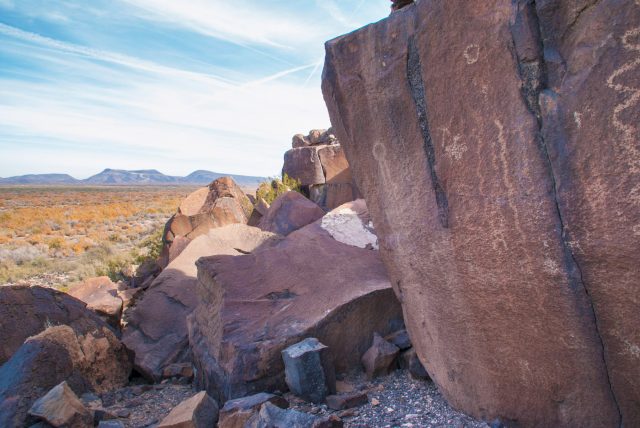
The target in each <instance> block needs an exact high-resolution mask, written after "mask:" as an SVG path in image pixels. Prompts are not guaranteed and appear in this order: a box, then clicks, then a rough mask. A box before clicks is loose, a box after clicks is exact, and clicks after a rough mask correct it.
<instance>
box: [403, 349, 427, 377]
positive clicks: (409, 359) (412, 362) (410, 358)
mask: <svg viewBox="0 0 640 428" xmlns="http://www.w3.org/2000/svg"><path fill="white" fill-rule="evenodd" d="M398 365H399V366H400V368H401V369H404V370H407V371H408V372H409V374H410V375H411V377H412V378H414V379H418V380H426V379H429V373H427V371H426V370H425V368H424V366H423V365H422V363H421V362H420V359H419V358H418V355H417V354H416V350H415V349H413V348H410V349H409V350H407V351H404V352H403V353H402V354H400V357H399V358H398Z"/></svg>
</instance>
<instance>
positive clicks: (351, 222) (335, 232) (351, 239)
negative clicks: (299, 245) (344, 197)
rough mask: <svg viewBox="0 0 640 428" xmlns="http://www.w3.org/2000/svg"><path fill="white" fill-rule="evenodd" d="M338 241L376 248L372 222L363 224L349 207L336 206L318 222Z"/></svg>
mask: <svg viewBox="0 0 640 428" xmlns="http://www.w3.org/2000/svg"><path fill="white" fill-rule="evenodd" d="M320 225H321V226H322V228H323V229H324V230H326V231H327V232H329V234H330V235H331V236H332V237H333V239H335V240H336V241H338V242H342V243H343V244H347V245H352V246H354V247H359V248H367V247H369V248H373V249H376V250H377V249H378V237H377V236H376V235H375V234H374V233H373V230H374V229H373V223H371V222H369V223H368V224H366V225H365V224H364V223H363V222H362V220H361V219H360V217H358V213H357V212H355V211H354V210H352V209H351V208H347V207H345V208H338V209H336V210H333V211H331V212H330V213H328V214H327V215H325V216H324V217H322V223H321V224H320Z"/></svg>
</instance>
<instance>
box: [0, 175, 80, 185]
mask: <svg viewBox="0 0 640 428" xmlns="http://www.w3.org/2000/svg"><path fill="white" fill-rule="evenodd" d="M79 182H80V180H76V179H75V178H73V177H72V176H70V175H69V174H27V175H19V176H16V177H8V178H0V184H78V183H79Z"/></svg>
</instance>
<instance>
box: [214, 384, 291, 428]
mask: <svg viewBox="0 0 640 428" xmlns="http://www.w3.org/2000/svg"><path fill="white" fill-rule="evenodd" d="M267 402H269V403H271V404H273V405H275V406H278V407H280V408H283V409H286V408H287V407H289V403H288V402H287V400H285V399H284V398H282V397H281V396H278V395H274V394H269V393H266V392H261V393H259V394H254V395H250V396H247V397H242V398H236V399H234V400H229V401H227V402H226V403H224V407H223V408H222V409H220V419H219V421H218V428H244V426H245V423H246V422H247V421H248V420H249V419H251V417H252V416H253V415H254V414H255V413H257V412H258V411H260V408H261V407H262V405H263V404H264V403H267Z"/></svg>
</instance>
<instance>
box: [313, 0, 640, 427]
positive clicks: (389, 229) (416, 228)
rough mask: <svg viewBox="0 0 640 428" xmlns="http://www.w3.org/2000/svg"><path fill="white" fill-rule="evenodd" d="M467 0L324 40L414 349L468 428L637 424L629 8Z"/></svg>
mask: <svg viewBox="0 0 640 428" xmlns="http://www.w3.org/2000/svg"><path fill="white" fill-rule="evenodd" d="M472 3H473V7H470V4H469V2H466V1H462V0H456V1H447V2H428V1H421V2H417V3H416V4H415V5H410V6H408V7H406V8H403V9H402V10H401V11H399V12H397V13H394V14H392V15H391V17H389V18H388V19H386V20H383V21H381V22H378V23H376V24H373V25H370V26H367V27H365V28H363V29H361V30H358V31H356V32H354V33H351V34H349V35H346V36H343V37H340V38H338V39H335V40H332V41H330V42H328V43H327V45H326V49H327V56H326V64H325V69H324V79H323V92H324V96H325V101H326V102H327V106H328V108H329V112H330V116H331V121H332V124H333V126H334V129H335V133H336V135H337V137H338V138H339V140H340V142H341V144H342V146H343V147H344V148H345V151H346V154H347V158H348V160H349V164H350V165H351V169H352V172H353V175H354V177H355V180H356V183H357V185H358V188H359V189H360V190H361V191H362V192H363V194H364V196H365V198H366V199H367V202H368V205H369V208H370V211H371V216H372V218H373V222H374V224H375V226H376V230H377V232H378V236H379V238H380V252H381V255H382V258H383V259H384V261H385V264H386V266H387V268H388V271H389V274H390V276H391V280H392V281H391V282H392V284H393V285H394V287H395V291H396V293H397V294H398V296H400V299H401V301H402V302H403V305H404V313H405V320H406V322H407V327H408V330H409V333H410V335H411V339H412V342H413V344H414V346H415V348H416V351H417V353H418V356H419V357H420V359H421V361H422V362H423V363H424V365H425V367H426V369H427V371H428V372H429V374H430V375H431V377H432V378H433V379H434V380H435V382H436V383H437V384H438V385H439V387H440V389H441V391H442V392H443V394H444V395H445V397H446V398H447V399H448V400H449V401H450V402H451V403H452V404H453V405H454V406H455V407H457V408H460V409H462V410H464V411H466V412H468V413H471V414H472V415H474V416H476V417H480V418H485V419H487V420H493V419H495V418H499V419H500V420H502V421H504V422H505V423H511V424H516V425H522V426H533V425H539V426H618V425H619V423H620V422H621V421H622V423H623V424H624V425H625V426H633V425H638V424H640V387H639V386H640V385H639V383H640V364H639V362H640V352H638V349H640V348H639V347H640V312H638V311H637V307H638V302H639V301H640V288H639V287H638V286H637V278H638V276H639V274H640V239H638V233H640V232H639V230H640V229H639V227H638V220H639V213H640V210H639V209H638V205H639V204H640V202H639V201H640V199H639V198H638V197H636V195H638V194H639V193H638V189H640V166H639V165H640V164H639V163H638V159H640V155H639V153H638V150H639V149H638V126H637V124H638V120H637V118H638V117H639V114H640V107H639V103H638V96H637V94H638V88H639V83H640V73H639V72H638V49H639V48H638V46H639V45H638V34H639V32H640V29H639V27H638V22H640V4H638V2H637V1H632V0H622V1H613V0H604V1H599V2H586V1H585V2H580V5H579V7H578V5H575V4H573V3H571V4H570V3H567V2H563V1H560V0H546V1H537V2H535V3H534V2H531V1H513V2H512V1H507V0H490V1H476V2H472Z"/></svg>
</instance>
